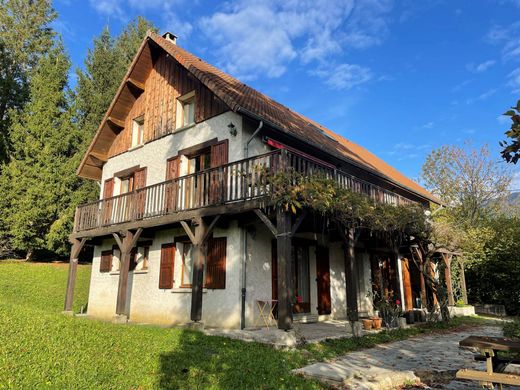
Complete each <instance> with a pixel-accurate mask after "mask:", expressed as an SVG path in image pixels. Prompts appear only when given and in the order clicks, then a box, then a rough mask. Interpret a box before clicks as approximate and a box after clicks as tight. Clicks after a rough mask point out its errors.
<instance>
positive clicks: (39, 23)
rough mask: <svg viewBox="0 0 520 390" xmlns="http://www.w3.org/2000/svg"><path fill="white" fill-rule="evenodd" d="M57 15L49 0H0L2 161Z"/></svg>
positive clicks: (0, 129) (49, 45) (0, 159)
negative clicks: (13, 121) (14, 118)
mask: <svg viewBox="0 0 520 390" xmlns="http://www.w3.org/2000/svg"><path fill="white" fill-rule="evenodd" d="M55 18H56V13H55V12H54V10H53V8H52V6H51V2H50V1H49V0H33V1H27V0H0V163H2V162H5V161H6V160H7V158H8V149H9V126H10V123H11V120H10V113H12V112H16V111H17V110H20V109H21V108H22V107H23V105H24V104H25V103H26V101H27V99H28V96H29V83H30V79H31V72H32V69H33V68H34V66H35V65H36V64H37V63H38V61H39V59H40V57H41V56H42V55H43V54H44V53H45V52H47V50H49V48H50V47H51V46H52V43H53V37H54V35H55V33H54V31H53V30H52V29H51V28H50V27H49V25H50V23H51V22H52V21H53V20H54V19H55ZM13 109H14V110H15V111H13Z"/></svg>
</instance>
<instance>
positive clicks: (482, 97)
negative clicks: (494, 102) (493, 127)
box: [466, 88, 498, 104]
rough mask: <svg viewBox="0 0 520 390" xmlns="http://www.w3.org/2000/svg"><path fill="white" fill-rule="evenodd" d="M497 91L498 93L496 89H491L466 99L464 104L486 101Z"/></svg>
mask: <svg viewBox="0 0 520 390" xmlns="http://www.w3.org/2000/svg"><path fill="white" fill-rule="evenodd" d="M497 91H498V89H497V88H493V89H490V90H488V91H486V92H483V93H481V94H480V95H478V96H477V97H473V98H469V99H466V104H473V103H475V102H478V101H481V100H486V99H488V98H490V97H491V96H493V95H494V94H495V93H496V92H497Z"/></svg>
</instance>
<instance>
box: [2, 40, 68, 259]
mask: <svg viewBox="0 0 520 390" xmlns="http://www.w3.org/2000/svg"><path fill="white" fill-rule="evenodd" d="M69 65H70V64H69V59H68V58H67V56H66V55H65V53H64V52H63V46H62V45H61V44H60V43H57V44H56V45H55V46H54V47H52V48H51V49H49V51H48V52H47V53H46V55H45V56H44V57H42V58H41V59H40V61H39V63H38V65H37V66H36V68H35V69H34V72H33V75H32V81H31V85H30V91H29V101H28V103H27V104H26V105H25V106H24V108H23V110H22V111H21V112H13V113H12V126H11V133H10V136H11V143H12V153H11V159H10V161H9V163H8V164H7V165H6V166H5V167H4V169H3V172H2V176H1V177H0V189H1V192H2V193H3V194H6V196H5V198H4V199H3V200H2V201H1V202H2V210H4V212H3V213H2V216H1V218H2V220H3V222H4V226H5V227H6V228H7V229H8V231H7V232H6V233H7V235H8V236H9V238H10V241H11V245H12V246H13V247H14V248H15V249H18V250H23V251H27V252H28V253H29V254H31V253H32V252H33V251H34V250H37V249H44V248H48V249H52V240H51V239H50V237H49V236H48V235H49V232H50V231H51V230H52V228H53V227H52V226H53V224H54V223H55V221H57V220H58V221H59V218H60V216H61V215H63V213H64V212H66V210H67V208H68V206H69V204H70V198H71V196H72V191H73V190H74V186H73V185H71V184H72V183H70V181H74V180H75V179H74V166H73V161H74V160H73V157H74V155H75V154H76V153H77V139H78V136H77V130H76V128H75V127H74V126H71V116H70V110H69V100H68V92H67V87H66V86H67V78H68V70H69ZM29 257H30V256H29Z"/></svg>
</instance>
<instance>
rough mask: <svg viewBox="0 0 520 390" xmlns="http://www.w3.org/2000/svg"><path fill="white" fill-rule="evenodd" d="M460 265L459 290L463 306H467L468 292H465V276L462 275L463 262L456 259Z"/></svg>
mask: <svg viewBox="0 0 520 390" xmlns="http://www.w3.org/2000/svg"><path fill="white" fill-rule="evenodd" d="M457 260H458V262H459V265H460V289H461V291H462V299H463V300H464V304H465V305H467V304H468V292H467V290H466V275H465V274H464V261H463V260H462V259H457Z"/></svg>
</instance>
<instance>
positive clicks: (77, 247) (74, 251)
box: [64, 238, 87, 313]
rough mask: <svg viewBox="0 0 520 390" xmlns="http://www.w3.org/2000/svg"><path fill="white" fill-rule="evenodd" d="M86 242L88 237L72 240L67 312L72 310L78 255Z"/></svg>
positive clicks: (65, 308) (66, 294) (65, 309)
mask: <svg viewBox="0 0 520 390" xmlns="http://www.w3.org/2000/svg"><path fill="white" fill-rule="evenodd" d="M86 242H87V238H82V239H81V240H79V239H75V240H73V241H72V247H71V249H70V262H69V277H68V279H67V291H66V293H65V307H64V311H65V312H69V313H71V312H72V305H73V303H74V288H75V287H76V273H77V270H78V257H79V254H80V252H81V249H83V246H84V245H85V243H86Z"/></svg>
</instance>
